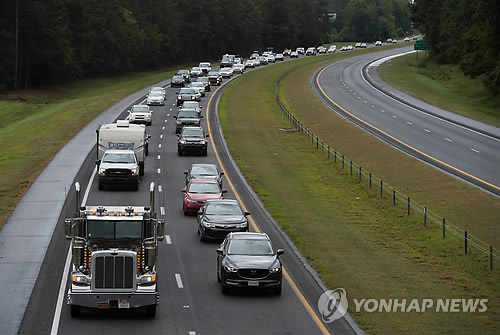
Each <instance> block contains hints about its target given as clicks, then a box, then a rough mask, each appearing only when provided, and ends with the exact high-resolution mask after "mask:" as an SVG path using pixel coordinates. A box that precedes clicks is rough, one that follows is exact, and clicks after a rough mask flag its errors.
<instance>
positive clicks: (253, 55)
mask: <svg viewBox="0 0 500 335" xmlns="http://www.w3.org/2000/svg"><path fill="white" fill-rule="evenodd" d="M259 56H260V55H259V53H257V52H254V53H253V54H251V55H250V59H257V58H259Z"/></svg>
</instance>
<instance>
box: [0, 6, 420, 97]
mask: <svg viewBox="0 0 500 335" xmlns="http://www.w3.org/2000/svg"><path fill="white" fill-rule="evenodd" d="M332 12H334V13H336V14H337V17H336V18H337V19H336V21H335V22H333V21H332V20H330V19H329V17H328V13H332ZM409 16H410V13H409V5H408V1H407V0H272V1H269V0H85V1H82V0H9V1H1V2H0V43H1V45H2V51H3V52H2V55H1V56H0V57H1V58H0V60H1V61H0V90H1V89H5V88H15V87H29V86H34V85H43V84H48V83H55V82H62V81H65V80H71V79H74V78H85V77H94V76H100V75H109V74H115V73H123V72H126V71H135V70H143V69H150V68H155V67H161V66H165V65H169V64H175V63H180V62H183V63H186V62H190V61H203V60H211V61H213V60H219V59H220V56H221V55H222V54H223V53H236V54H241V55H243V56H248V55H249V54H250V52H251V51H252V50H256V49H257V50H263V49H264V48H265V47H267V46H273V47H275V49H276V50H282V49H283V48H285V47H290V48H293V47H297V46H304V47H309V46H313V45H319V44H322V43H329V42H334V41H341V40H349V41H367V42H368V41H374V40H377V39H385V38H388V37H396V36H399V37H401V36H405V35H406V34H408V33H409V31H410V30H411V26H410V19H409Z"/></svg>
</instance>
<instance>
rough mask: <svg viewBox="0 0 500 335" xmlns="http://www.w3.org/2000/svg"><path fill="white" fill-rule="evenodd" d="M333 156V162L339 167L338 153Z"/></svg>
mask: <svg viewBox="0 0 500 335" xmlns="http://www.w3.org/2000/svg"><path fill="white" fill-rule="evenodd" d="M333 155H334V156H333V162H334V163H335V165H337V151H335V152H334V153H333Z"/></svg>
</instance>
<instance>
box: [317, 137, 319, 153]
mask: <svg viewBox="0 0 500 335" xmlns="http://www.w3.org/2000/svg"><path fill="white" fill-rule="evenodd" d="M318 149H319V140H318V137H316V150H318Z"/></svg>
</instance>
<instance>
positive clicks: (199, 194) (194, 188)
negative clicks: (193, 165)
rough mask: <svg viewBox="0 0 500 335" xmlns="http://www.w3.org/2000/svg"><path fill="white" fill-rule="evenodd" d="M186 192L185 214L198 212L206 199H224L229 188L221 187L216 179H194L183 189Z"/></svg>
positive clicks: (184, 200) (183, 204) (183, 206)
mask: <svg viewBox="0 0 500 335" xmlns="http://www.w3.org/2000/svg"><path fill="white" fill-rule="evenodd" d="M181 191H182V192H183V193H184V199H183V203H182V210H183V211H184V215H188V214H189V213H195V214H196V213H198V210H199V209H200V208H201V207H202V206H203V205H204V204H205V201H206V200H212V199H214V200H216V199H224V193H226V192H227V190H224V189H221V188H220V186H219V183H218V182H217V181H216V180H211V179H193V180H191V181H190V182H189V183H188V185H187V186H186V187H185V188H183V189H182V190H181Z"/></svg>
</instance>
